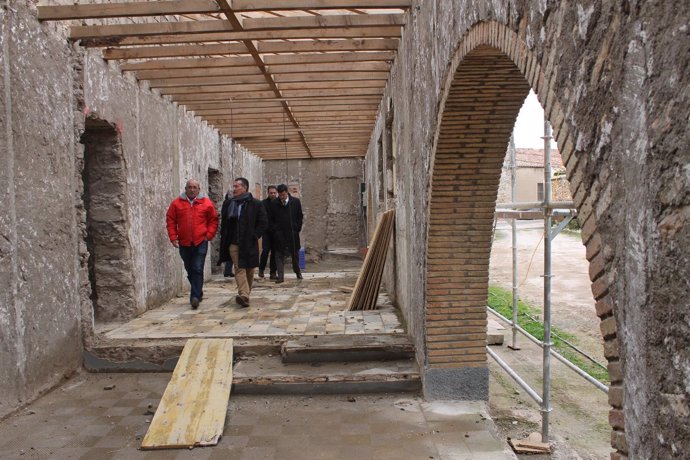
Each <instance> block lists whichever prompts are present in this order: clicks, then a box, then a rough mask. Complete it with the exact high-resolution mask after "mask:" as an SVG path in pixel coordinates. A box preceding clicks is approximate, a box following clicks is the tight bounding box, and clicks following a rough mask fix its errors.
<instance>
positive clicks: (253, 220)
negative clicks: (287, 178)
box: [166, 177, 304, 309]
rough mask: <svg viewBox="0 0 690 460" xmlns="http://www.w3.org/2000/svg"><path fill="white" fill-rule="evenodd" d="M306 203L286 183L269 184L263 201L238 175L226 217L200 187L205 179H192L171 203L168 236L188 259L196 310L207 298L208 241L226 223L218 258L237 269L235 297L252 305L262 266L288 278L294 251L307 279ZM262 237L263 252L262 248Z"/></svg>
mask: <svg viewBox="0 0 690 460" xmlns="http://www.w3.org/2000/svg"><path fill="white" fill-rule="evenodd" d="M303 218H304V216H303V214H302V204H301V202H300V200H299V198H295V197H293V196H292V195H290V193H289V192H288V189H287V186H286V185H285V184H280V185H278V186H277V187H276V186H273V185H271V186H269V187H268V196H267V197H266V199H264V200H263V201H259V200H257V199H256V198H254V196H253V195H252V194H251V193H250V192H249V181H248V180H247V179H245V178H244V177H238V178H237V179H235V180H234V181H233V185H232V194H230V193H228V194H227V195H226V196H225V200H224V201H223V206H222V208H221V212H220V216H218V214H217V212H216V209H215V206H214V204H213V202H212V201H211V200H210V199H209V198H208V197H207V196H205V195H204V194H202V193H201V191H200V185H199V182H198V181H196V180H193V179H190V180H189V181H187V184H186V186H185V191H184V192H183V193H182V194H181V195H180V196H179V197H178V198H176V199H175V200H173V202H172V203H171V204H170V207H169V208H168V212H167V214H166V222H167V229H168V237H169V238H170V242H171V243H172V245H173V246H175V247H176V248H179V252H180V257H181V258H182V261H183V262H184V267H185V270H186V272H187V279H188V280H189V283H190V285H191V291H190V295H189V303H190V305H191V306H192V309H196V308H198V307H199V304H200V302H201V301H202V300H203V282H204V262H205V260H206V253H207V252H208V242H209V241H210V240H212V239H213V237H214V236H215V234H216V231H217V230H218V226H219V222H220V248H219V258H218V263H219V264H221V263H223V262H228V263H231V264H232V266H233V268H234V271H235V281H236V284H237V296H236V297H235V301H236V302H237V304H239V305H240V306H242V307H245V308H246V307H249V296H250V294H251V291H252V284H253V281H254V273H255V270H256V268H257V267H258V268H259V277H260V278H263V277H264V276H265V275H264V272H265V269H266V265H267V264H269V269H270V279H271V280H275V282H276V283H282V282H284V280H285V271H284V265H285V258H286V257H287V256H290V257H291V259H292V268H293V271H294V272H295V275H296V276H297V278H298V279H302V272H301V270H300V267H299V257H298V251H299V248H300V238H299V233H300V232H301V231H302V223H303ZM259 240H262V251H261V253H259Z"/></svg>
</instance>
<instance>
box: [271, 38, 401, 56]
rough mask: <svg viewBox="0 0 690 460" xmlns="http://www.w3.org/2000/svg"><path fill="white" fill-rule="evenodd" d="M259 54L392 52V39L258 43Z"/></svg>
mask: <svg viewBox="0 0 690 460" xmlns="http://www.w3.org/2000/svg"><path fill="white" fill-rule="evenodd" d="M257 49H258V50H259V53H309V52H318V51H324V52H326V51H329V52H330V51H393V50H397V49H398V40H396V39H394V38H361V39H347V40H310V41H307V40H304V41H293V42H289V41H288V42H259V44H258V46H257Z"/></svg>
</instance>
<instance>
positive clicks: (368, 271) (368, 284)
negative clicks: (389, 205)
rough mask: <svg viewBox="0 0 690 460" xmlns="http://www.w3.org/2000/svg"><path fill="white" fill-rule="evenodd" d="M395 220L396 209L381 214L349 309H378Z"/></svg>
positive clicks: (349, 302)
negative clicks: (377, 304)
mask: <svg viewBox="0 0 690 460" xmlns="http://www.w3.org/2000/svg"><path fill="white" fill-rule="evenodd" d="M394 222H395V210H394V209H391V210H390V211H386V212H384V213H383V215H382V216H381V220H380V221H379V223H378V225H377V226H376V230H375V231H374V236H373V238H372V239H371V244H370V245H369V250H368V251H367V256H366V257H365V258H364V265H363V266H362V271H361V272H360V273H359V277H358V278H357V283H355V288H354V290H353V291H352V295H351V296H350V300H349V301H348V302H347V309H348V310H350V311H353V310H375V309H376V299H377V298H378V296H379V289H380V288H381V278H382V277H383V267H384V266H385V264H386V254H387V253H388V245H389V243H390V241H391V235H392V234H393V223H394Z"/></svg>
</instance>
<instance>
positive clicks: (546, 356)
mask: <svg viewBox="0 0 690 460" xmlns="http://www.w3.org/2000/svg"><path fill="white" fill-rule="evenodd" d="M550 205H551V125H550V124H549V122H548V120H547V119H546V117H544V340H543V342H544V347H543V351H544V353H543V358H542V359H543V367H542V373H543V380H542V404H541V442H549V413H550V412H551V401H550V397H551V346H552V345H553V343H552V342H551V277H552V276H553V275H552V274H551V210H550V209H549V206H550Z"/></svg>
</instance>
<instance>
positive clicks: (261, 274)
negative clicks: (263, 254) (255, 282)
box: [259, 269, 264, 278]
mask: <svg viewBox="0 0 690 460" xmlns="http://www.w3.org/2000/svg"><path fill="white" fill-rule="evenodd" d="M263 277H264V271H263V270H261V269H259V278H263Z"/></svg>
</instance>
